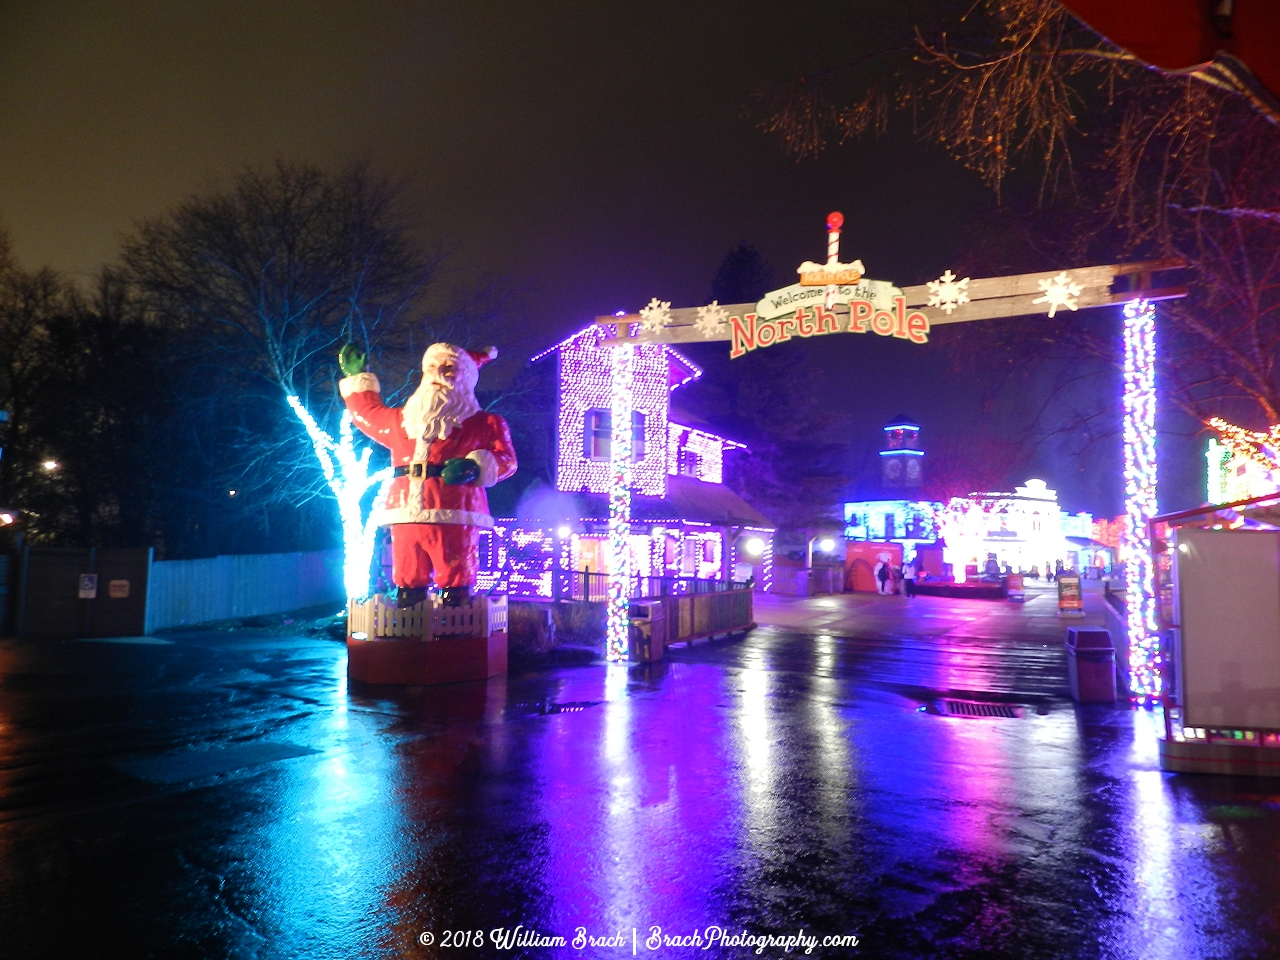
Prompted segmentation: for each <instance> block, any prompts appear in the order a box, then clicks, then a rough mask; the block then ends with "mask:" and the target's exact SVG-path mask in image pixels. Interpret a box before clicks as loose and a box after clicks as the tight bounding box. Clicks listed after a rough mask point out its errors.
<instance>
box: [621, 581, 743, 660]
mask: <svg viewBox="0 0 1280 960" xmlns="http://www.w3.org/2000/svg"><path fill="white" fill-rule="evenodd" d="M753 597H754V591H753V590H752V588H751V587H749V586H747V585H746V584H743V583H735V584H726V589H724V590H716V591H711V592H704V593H687V594H683V595H679V594H675V595H673V594H666V595H659V596H651V597H639V598H636V599H635V600H632V601H631V610H632V617H636V616H640V615H643V616H645V618H646V619H647V620H648V621H649V623H650V629H651V631H652V635H653V637H654V638H655V640H656V639H657V638H658V637H659V636H660V637H661V639H662V643H663V646H670V645H671V644H673V643H679V642H680V641H686V642H688V643H693V641H694V640H699V639H701V638H703V637H713V636H715V635H716V634H720V633H734V632H736V631H739V630H746V629H747V628H749V627H753V626H755V619H754V616H753V606H752V598H753Z"/></svg>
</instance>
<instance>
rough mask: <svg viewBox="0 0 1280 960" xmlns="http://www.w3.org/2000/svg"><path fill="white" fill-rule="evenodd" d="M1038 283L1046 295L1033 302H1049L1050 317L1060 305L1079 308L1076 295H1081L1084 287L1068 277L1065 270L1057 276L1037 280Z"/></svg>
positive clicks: (1071, 308)
mask: <svg viewBox="0 0 1280 960" xmlns="http://www.w3.org/2000/svg"><path fill="white" fill-rule="evenodd" d="M1036 283H1038V284H1039V286H1040V289H1041V290H1042V291H1044V296H1043V297H1039V298H1038V299H1036V300H1032V301H1031V302H1032V303H1047V304H1048V305H1049V316H1050V317H1052V316H1053V315H1054V313H1056V312H1057V310H1058V308H1059V307H1066V308H1067V309H1068V310H1072V311H1074V310H1077V309H1079V306H1078V304H1077V302H1076V297H1078V296H1080V294H1081V292H1082V291H1083V290H1084V287H1082V286H1080V284H1078V283H1075V282H1074V281H1073V280H1072V279H1071V278H1070V277H1068V276H1067V274H1066V271H1065V270H1064V271H1063V272H1062V273H1060V274H1058V275H1057V276H1056V277H1051V278H1049V279H1048V280H1037V281H1036Z"/></svg>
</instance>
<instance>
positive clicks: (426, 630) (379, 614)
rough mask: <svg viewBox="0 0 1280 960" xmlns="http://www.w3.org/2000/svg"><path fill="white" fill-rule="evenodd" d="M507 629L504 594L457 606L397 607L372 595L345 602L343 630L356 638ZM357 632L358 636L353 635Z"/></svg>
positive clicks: (461, 634)
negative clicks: (361, 599) (344, 627)
mask: <svg viewBox="0 0 1280 960" xmlns="http://www.w3.org/2000/svg"><path fill="white" fill-rule="evenodd" d="M506 629H507V598H506V596H505V595H504V596H500V597H476V598H475V599H474V600H472V601H471V603H468V604H464V605H462V606H458V607H432V606H431V605H430V602H429V601H423V602H422V603H419V604H417V605H416V606H412V607H406V608H405V609H403V610H399V609H397V608H396V607H395V606H393V605H391V604H387V603H384V602H383V600H382V598H381V597H378V596H373V597H370V598H369V599H368V600H365V601H363V602H361V601H358V600H351V601H349V603H348V605H347V631H348V632H349V633H350V634H351V635H352V636H353V637H357V639H368V638H372V637H418V638H420V639H422V640H434V639H435V638H436V637H487V636H489V634H491V633H493V632H494V631H497V630H506ZM357 635H361V636H357Z"/></svg>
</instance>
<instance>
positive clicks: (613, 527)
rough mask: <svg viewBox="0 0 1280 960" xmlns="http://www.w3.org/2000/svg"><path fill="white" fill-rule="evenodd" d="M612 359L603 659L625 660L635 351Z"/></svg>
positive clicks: (621, 350)
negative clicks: (604, 646)
mask: <svg viewBox="0 0 1280 960" xmlns="http://www.w3.org/2000/svg"><path fill="white" fill-rule="evenodd" d="M609 353H610V363H611V369H610V374H611V376H610V404H609V412H610V420H611V425H610V426H611V429H610V435H609V548H608V552H607V553H606V554H605V560H606V563H607V565H608V573H609V578H608V579H609V600H608V608H607V617H608V620H607V625H608V626H607V632H606V655H607V656H608V659H609V660H612V661H621V660H626V659H627V646H628V639H629V636H628V634H629V632H630V628H631V596H630V594H631V590H630V587H631V545H630V541H629V538H630V536H631V452H632V451H631V440H632V438H631V418H632V411H633V405H632V396H631V391H632V387H633V384H632V361H633V359H634V357H635V347H634V346H633V345H631V344H623V345H620V346H616V347H614V348H613V349H612V350H610V351H609Z"/></svg>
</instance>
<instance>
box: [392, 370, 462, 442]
mask: <svg viewBox="0 0 1280 960" xmlns="http://www.w3.org/2000/svg"><path fill="white" fill-rule="evenodd" d="M479 412H480V404H479V403H478V402H477V401H476V395H475V393H474V392H473V391H471V390H468V389H466V388H465V387H458V386H454V385H452V384H449V383H432V382H428V381H426V380H423V381H422V383H421V384H420V385H419V386H418V389H417V390H416V391H414V394H413V396H411V397H410V398H409V400H408V402H407V403H405V405H404V410H403V412H402V413H401V418H402V420H401V422H402V423H403V424H404V432H405V433H407V434H408V435H409V436H411V437H413V438H414V439H417V438H419V437H421V438H422V439H423V440H444V439H445V438H447V437H448V436H449V434H451V433H452V432H453V428H454V427H456V426H457V425H458V424H460V423H462V421H463V420H466V419H467V418H468V417H470V416H472V415H473V414H476V413H479Z"/></svg>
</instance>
